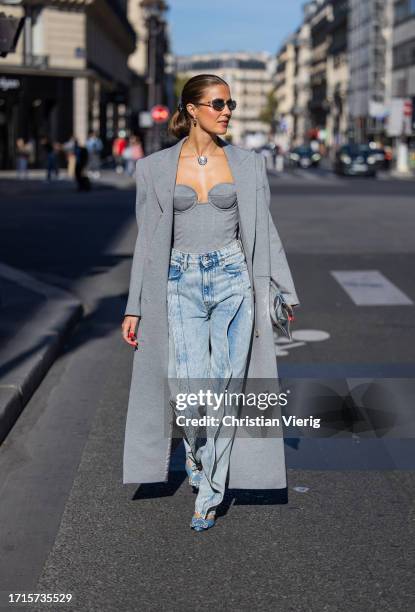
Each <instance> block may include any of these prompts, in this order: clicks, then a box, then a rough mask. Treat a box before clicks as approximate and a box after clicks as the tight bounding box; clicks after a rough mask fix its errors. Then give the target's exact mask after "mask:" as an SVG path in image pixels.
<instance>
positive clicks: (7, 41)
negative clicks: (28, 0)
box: [0, 0, 25, 57]
mask: <svg viewBox="0 0 415 612" xmlns="http://www.w3.org/2000/svg"><path fill="white" fill-rule="evenodd" d="M1 4H5V5H6V6H14V5H18V4H20V0H2V2H1ZM24 21H25V20H24V17H22V18H21V19H18V18H17V17H12V16H10V15H9V16H7V15H6V14H5V13H0V57H7V54H8V53H14V51H15V50H16V46H17V42H18V40H19V36H20V32H21V31H22V28H23V26H24Z"/></svg>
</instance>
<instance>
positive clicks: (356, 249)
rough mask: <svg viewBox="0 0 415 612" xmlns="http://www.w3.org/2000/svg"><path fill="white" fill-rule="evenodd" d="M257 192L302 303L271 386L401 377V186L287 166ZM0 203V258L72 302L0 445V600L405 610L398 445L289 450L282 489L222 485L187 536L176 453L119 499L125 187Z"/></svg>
mask: <svg viewBox="0 0 415 612" xmlns="http://www.w3.org/2000/svg"><path fill="white" fill-rule="evenodd" d="M270 184H271V189H272V195H273V200H272V214H273V217H274V220H275V222H276V225H277V227H278V230H279V232H280V235H281V237H282V240H283V243H284V246H285V249H286V252H287V257H288V259H289V262H290V265H291V268H292V272H293V276H294V280H295V282H296V287H297V289H298V295H299V298H300V300H301V307H300V308H299V309H297V310H296V325H295V335H294V341H293V343H292V344H286V343H282V342H277V345H276V353H277V355H278V364H279V371H280V374H281V376H285V377H287V379H290V377H300V378H301V377H302V378H303V379H304V380H306V379H308V378H309V377H313V376H314V377H320V378H326V379H330V380H342V381H344V380H348V381H349V382H350V381H351V380H354V381H361V380H364V381H372V380H373V379H376V380H377V381H378V384H380V385H382V384H384V382H385V381H388V380H390V379H394V380H395V381H396V380H398V381H399V380H400V379H407V380H411V379H413V378H414V371H415V360H414V348H413V347H414V346H415V309H414V305H413V303H414V302H415V282H414V274H413V270H414V264H415V261H414V259H415V257H414V251H415V242H414V235H415V231H414V230H415V207H414V198H413V193H414V182H413V181H398V180H389V179H388V178H387V177H382V178H380V179H378V180H372V179H359V178H357V179H354V178H352V179H341V178H338V177H335V176H333V175H331V174H330V173H326V172H313V171H312V170H311V171H309V172H307V171H300V170H298V171H297V170H296V171H289V172H286V173H284V174H283V175H282V176H274V175H270ZM1 208H2V224H1V230H0V232H1V240H0V261H4V262H5V263H7V264H9V265H11V266H15V267H16V268H20V269H23V270H25V271H27V272H30V273H31V274H33V276H35V277H37V278H39V279H40V280H44V281H47V282H49V283H51V284H55V285H58V286H62V287H64V288H66V289H69V290H70V291H72V292H73V293H75V294H76V295H78V296H79V297H80V298H81V299H82V301H83V302H84V303H85V304H86V305H87V316H86V317H85V319H84V320H83V321H82V322H81V323H80V324H79V326H78V327H77V329H76V330H75V331H74V334H73V336H72V338H71V339H70V340H69V342H68V343H67V345H66V347H65V350H64V352H63V353H62V355H61V356H60V358H59V359H58V360H57V361H56V363H55V364H54V365H53V367H52V368H51V369H50V371H49V373H48V375H47V376H46V378H45V379H44V381H43V383H42V385H41V386H40V387H39V388H38V389H37V391H36V392H35V394H34V395H33V397H32V399H31V400H30V402H29V404H28V405H27V406H26V407H25V409H24V411H23V413H22V414H21V416H20V418H19V420H18V421H17V423H16V425H15V426H14V428H13V430H12V431H11V432H10V434H9V436H8V438H7V439H6V441H5V443H4V444H3V445H2V447H1V448H0V491H1V504H0V534H1V535H0V551H1V555H0V576H1V584H0V591H1V592H2V594H3V595H4V593H5V592H9V591H13V592H22V591H24V592H49V593H72V594H73V604H72V605H71V606H70V607H69V606H68V608H69V609H72V610H76V611H77V612H78V611H80V612H84V611H86V610H88V611H95V610H96V611H98V610H99V611H110V612H112V611H117V612H118V611H120V612H121V611H122V612H124V611H125V612H130V611H136V610H146V611H147V610H169V611H172V610H174V611H175V610H180V611H182V610H189V611H190V610H194V609H195V608H197V609H200V610H210V609H219V610H225V609H226V610H250V609H252V608H259V609H263V610H272V611H275V610H277V611H281V612H289V611H293V612H294V611H295V612H303V611H304V612H314V611H316V612H323V611H324V612H343V611H344V612H346V611H347V612H354V611H356V612H363V611H364V612H366V611H373V612H386V611H389V610H391V611H392V610H393V611H394V612H396V611H397V610H399V612H406V611H408V612H409V611H410V610H413V601H414V582H413V552H414V519H415V514H414V512H415V506H414V493H415V479H414V471H413V470H414V469H415V466H414V465H413V463H414V461H413V459H411V457H412V456H413V455H414V453H413V444H412V439H411V438H406V439H401V438H398V437H395V438H392V437H389V438H388V436H384V437H383V438H382V439H380V438H379V437H377V436H372V437H370V438H365V437H364V436H360V435H355V436H354V437H353V439H350V438H343V439H340V438H337V439H333V438H332V439H320V440H318V439H314V440H311V439H305V438H300V437H298V438H290V439H287V440H286V456H287V466H288V490H287V494H286V495H275V494H271V493H269V492H258V493H255V492H249V491H248V492H247V491H244V492H242V491H228V493H227V495H226V497H225V501H224V504H223V508H222V511H221V514H220V516H219V519H218V522H217V525H216V526H215V527H214V529H212V530H210V531H208V532H206V533H201V534H197V533H195V532H193V531H191V530H190V527H189V521H190V517H191V514H192V506H193V499H194V494H193V493H192V491H191V490H190V488H189V486H188V484H187V481H186V479H185V473H184V471H183V469H182V461H181V456H180V447H178V449H177V453H176V455H175V456H174V457H173V460H172V465H171V472H170V480H169V482H168V484H154V485H145V486H141V487H138V486H136V485H127V486H125V485H122V444H123V434H124V426H125V416H126V409H127V400H128V392H129V381H130V376H131V368H132V352H131V349H130V347H128V346H127V345H126V344H124V343H123V341H122V339H121V335H120V331H121V330H120V325H121V318H122V314H123V310H124V304H125V300H126V292H127V289H128V280H129V272H130V265H131V253H132V249H133V246H134V239H135V231H136V228H135V219H134V192H133V191H131V190H128V189H126V190H115V189H109V188H107V189H101V190H96V191H94V192H91V193H89V194H86V195H82V196H78V195H77V194H75V193H68V192H67V191H65V190H62V192H59V193H57V192H56V191H54V192H52V193H50V194H49V193H48V192H47V186H44V188H42V189H39V190H37V191H34V192H33V193H28V194H24V195H18V194H16V193H13V198H11V197H10V198H3V199H2V202H1ZM362 271H365V272H366V273H367V276H366V277H365V279H364V282H361V278H360V277H359V276H358V275H357V276H356V273H362ZM341 273H343V276H342V274H341ZM344 273H347V274H346V276H344ZM356 279H357V280H356ZM359 279H360V280H359ZM362 302H363V303H362ZM375 397H376V398H378V397H379V396H378V395H376V396H375ZM62 607H63V606H62ZM30 609H32V610H42V609H52V610H58V609H61V606H60V605H59V606H58V605H57V604H52V605H43V606H37V607H36V606H32V607H31V608H30Z"/></svg>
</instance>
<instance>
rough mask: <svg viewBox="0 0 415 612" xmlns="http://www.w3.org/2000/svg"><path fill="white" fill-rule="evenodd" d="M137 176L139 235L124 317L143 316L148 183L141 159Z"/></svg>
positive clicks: (136, 210) (137, 164)
mask: <svg viewBox="0 0 415 612" xmlns="http://www.w3.org/2000/svg"><path fill="white" fill-rule="evenodd" d="M135 176H136V200H135V216H136V220H137V227H138V234H137V238H136V241H135V247H134V255H133V261H132V265H131V273H130V288H129V293H128V300H127V306H126V308H125V311H124V316H126V315H132V316H141V287H142V284H143V271H144V259H145V256H146V242H145V239H144V236H145V231H144V223H145V209H146V206H145V204H146V182H145V178H144V172H143V160H142V159H139V160H138V161H137V163H136V170H135Z"/></svg>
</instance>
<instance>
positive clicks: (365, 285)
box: [331, 270, 413, 306]
mask: <svg viewBox="0 0 415 612" xmlns="http://www.w3.org/2000/svg"><path fill="white" fill-rule="evenodd" d="M331 274H332V275H333V276H334V278H335V279H336V280H337V282H338V283H339V284H340V285H341V287H342V288H343V289H344V290H345V291H346V293H347V294H348V296H349V297H350V298H351V299H352V300H353V302H354V303H355V304H356V305H357V306H407V305H413V301H412V300H411V299H410V298H409V297H408V296H407V295H406V294H405V293H404V292H403V291H401V290H400V289H399V288H398V287H396V285H394V284H393V283H391V281H390V280H389V279H387V278H386V276H384V275H383V274H382V272H380V271H379V270H331Z"/></svg>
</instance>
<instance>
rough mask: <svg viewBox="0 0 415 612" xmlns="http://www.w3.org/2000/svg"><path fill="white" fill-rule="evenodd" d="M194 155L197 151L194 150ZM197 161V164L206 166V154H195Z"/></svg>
mask: <svg viewBox="0 0 415 612" xmlns="http://www.w3.org/2000/svg"><path fill="white" fill-rule="evenodd" d="M196 155H197V151H196ZM197 163H198V164H199V166H206V164H207V163H208V158H207V156H206V155H197Z"/></svg>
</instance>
